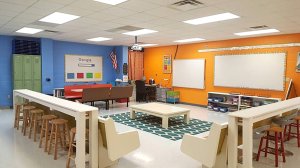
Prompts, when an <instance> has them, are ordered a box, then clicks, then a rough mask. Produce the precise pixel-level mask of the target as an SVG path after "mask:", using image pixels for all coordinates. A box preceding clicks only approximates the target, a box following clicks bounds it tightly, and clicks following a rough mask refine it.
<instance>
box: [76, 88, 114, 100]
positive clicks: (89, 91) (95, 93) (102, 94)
mask: <svg viewBox="0 0 300 168" xmlns="http://www.w3.org/2000/svg"><path fill="white" fill-rule="evenodd" d="M109 91H110V88H108V87H102V88H85V89H83V91H82V101H83V102H89V101H97V100H108V99H109Z"/></svg>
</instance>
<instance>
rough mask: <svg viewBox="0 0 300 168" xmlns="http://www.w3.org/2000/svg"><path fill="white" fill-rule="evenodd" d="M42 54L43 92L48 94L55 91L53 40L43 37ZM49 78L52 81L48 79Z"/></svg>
mask: <svg viewBox="0 0 300 168" xmlns="http://www.w3.org/2000/svg"><path fill="white" fill-rule="evenodd" d="M41 55H42V92H43V93H46V94H52V93H53V85H54V79H53V40H51V39H41ZM47 78H49V79H50V81H46V79H47Z"/></svg>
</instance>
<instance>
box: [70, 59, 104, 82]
mask: <svg viewBox="0 0 300 168" xmlns="http://www.w3.org/2000/svg"><path fill="white" fill-rule="evenodd" d="M102 76H103V72H102V57H101V56H85V55H65V81H66V82H96V81H101V80H102Z"/></svg>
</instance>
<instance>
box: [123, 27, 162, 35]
mask: <svg viewBox="0 0 300 168" xmlns="http://www.w3.org/2000/svg"><path fill="white" fill-rule="evenodd" d="M156 32H157V31H155V30H150V29H141V30H136V31H130V32H126V33H123V34H126V35H130V36H139V35H144V34H150V33H156Z"/></svg>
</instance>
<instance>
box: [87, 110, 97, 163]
mask: <svg viewBox="0 0 300 168" xmlns="http://www.w3.org/2000/svg"><path fill="white" fill-rule="evenodd" d="M89 128H90V130H89V140H90V143H89V151H90V158H89V166H90V168H98V149H99V148H98V136H95V135H98V111H96V110H95V111H91V112H89Z"/></svg>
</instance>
